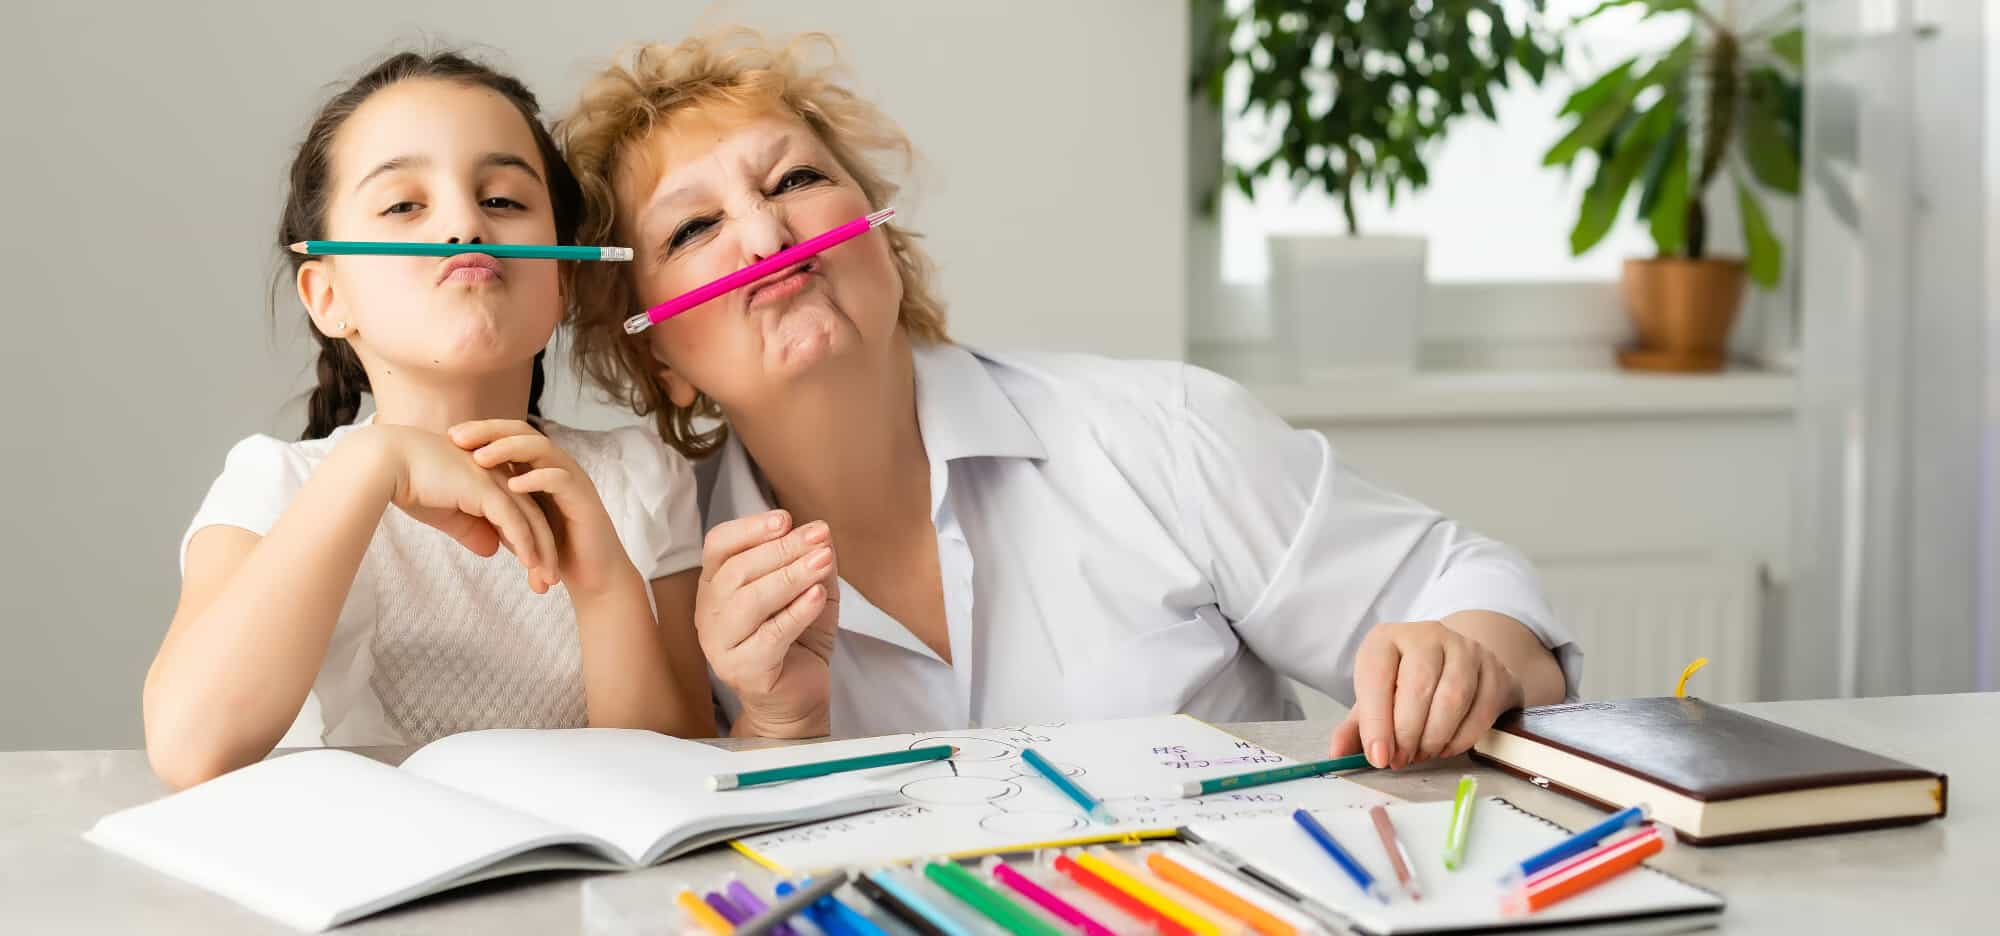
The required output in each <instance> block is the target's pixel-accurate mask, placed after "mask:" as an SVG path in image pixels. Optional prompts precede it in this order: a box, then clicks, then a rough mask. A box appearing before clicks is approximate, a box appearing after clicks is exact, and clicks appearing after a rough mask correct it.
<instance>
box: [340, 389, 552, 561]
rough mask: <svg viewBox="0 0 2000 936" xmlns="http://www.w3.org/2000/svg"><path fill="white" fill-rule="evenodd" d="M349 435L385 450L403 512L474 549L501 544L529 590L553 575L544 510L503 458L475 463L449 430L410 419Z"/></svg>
mask: <svg viewBox="0 0 2000 936" xmlns="http://www.w3.org/2000/svg"><path fill="white" fill-rule="evenodd" d="M355 438H356V439H357V440H366V441H365V442H364V444H368V445H373V446H377V447H378V448H379V450H380V451H381V452H382V454H383V455H384V456H385V457H384V459H383V462H382V464H383V467H384V470H385V472H387V473H388V476H389V477H390V478H391V479H392V480H393V483H394V487H393V490H392V493H391V494H390V495H389V499H390V502H391V503H393V504H395V505H396V506H397V507H398V508H400V509H401V510H402V511H403V512H404V513H406V514H409V515H410V516H411V517H414V518H416V519H417V520H418V521H419V522H421V523H425V524H429V525H430V526H433V527H436V528H438V529H440V530H443V531H444V532H445V534H446V535H448V536H450V537H451V538H452V539H455V540H457V541H458V542H459V543H460V544H461V545H463V546H464V547H465V548H467V549H470V550H472V551H473V552H474V553H477V554H478V555H481V556H491V555H493V554H494V553H495V552H497V551H498V550H499V549H500V547H502V546H505V547H507V551H508V552H511V553H513V554H514V557H515V558H516V559H519V560H520V561H521V565H522V566H523V567H524V568H526V569H527V570H528V585H529V587H531V588H533V589H534V590H535V593H536V594H542V593H545V592H547V591H548V590H549V589H550V588H552V587H554V586H555V584H556V583H557V582H558V581H561V576H560V575H559V574H558V573H557V571H556V568H557V564H556V538H555V534H554V532H553V531H552V530H551V529H550V527H549V521H548V517H547V516H546V515H545V514H544V513H543V512H542V507H541V505H540V504H538V503H536V501H535V499H534V497H532V496H530V495H527V494H518V493H515V492H514V491H513V490H512V489H511V488H509V487H508V484H507V481H508V478H509V473H508V472H507V471H506V470H505V466H502V467H498V468H483V467H481V466H480V465H479V463H478V462H477V461H475V460H473V456H472V453H470V452H467V451H465V450H464V449H462V448H460V447H458V446H457V445H454V444H453V443H452V441H451V440H450V439H449V438H446V437H445V436H443V435H441V434H439V433H435V432H430V431H427V430H424V429H417V428H414V427H410V426H387V425H373V426H368V427H366V428H365V429H363V430H361V431H360V432H357V433H355Z"/></svg>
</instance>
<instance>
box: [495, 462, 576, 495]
mask: <svg viewBox="0 0 2000 936" xmlns="http://www.w3.org/2000/svg"><path fill="white" fill-rule="evenodd" d="M570 477H571V476H570V473H569V469H567V468H536V469H535V470H533V471H529V472H525V473H522V474H517V475H515V476H513V477H511V478H508V479H507V489H508V490H510V491H513V492H514V493H516V494H547V495H549V496H551V497H561V496H563V495H565V494H567V493H569V488H570Z"/></svg>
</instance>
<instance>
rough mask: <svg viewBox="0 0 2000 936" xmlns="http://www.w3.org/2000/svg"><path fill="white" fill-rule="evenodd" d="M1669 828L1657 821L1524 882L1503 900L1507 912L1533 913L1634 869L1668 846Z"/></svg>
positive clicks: (1502, 903)
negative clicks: (1667, 829)
mask: <svg viewBox="0 0 2000 936" xmlns="http://www.w3.org/2000/svg"><path fill="white" fill-rule="evenodd" d="M1670 834H1672V833H1669V832H1667V831H1666V830H1665V829H1664V828H1663V827H1661V826H1659V825H1658V824H1654V825H1649V826H1647V827H1645V828H1644V829H1641V830H1639V831H1637V832H1634V833H1632V834H1631V835H1628V836H1625V837H1624V838H1621V839H1618V840H1617V841H1614V842H1608V843H1606V844H1603V845H1599V846H1597V847H1596V848H1593V849H1591V850H1590V851H1587V852H1585V853H1583V854H1581V855H1578V856H1576V857H1575V858H1572V859H1570V860H1569V861H1566V862H1564V863H1562V864H1560V865H1557V866H1555V867H1553V868H1550V869H1548V870H1547V871H1544V872H1542V873H1541V874H1537V875H1535V876H1534V877H1531V878H1529V879H1527V880H1526V881H1524V882H1522V883H1521V885H1520V887H1519V888H1518V889H1516V890H1515V891H1514V892H1513V893H1510V894H1508V895H1507V896H1506V897H1504V898H1502V900H1501V907H1502V909H1504V910H1506V911H1507V912H1508V913H1513V914H1522V913H1533V912H1535V911H1537V910H1540V909H1543V908H1544V907H1548V906H1550V905H1551V904H1555V903H1558V902H1560V901H1562V900H1565V899H1567V898H1570V897H1574V896H1576V895H1577V894H1581V893H1583V892H1584V891H1587V890H1589V889H1591V888H1593V887H1596V886H1597V885H1599V884H1602V883H1604V882H1605V881H1609V880H1611V879H1612V878H1615V877H1617V876H1618V875H1620V874H1624V873H1625V872H1627V871H1630V870H1632V869H1633V868H1636V867H1638V866H1639V865H1640V863H1642V862H1644V861H1645V860H1646V859H1647V858H1650V857H1652V856H1654V855H1657V854H1659V853H1660V852H1661V851H1664V850H1665V849H1666V847H1667V836H1668V835H1670Z"/></svg>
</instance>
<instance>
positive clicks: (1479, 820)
mask: <svg viewBox="0 0 2000 936" xmlns="http://www.w3.org/2000/svg"><path fill="white" fill-rule="evenodd" d="M1388 809H1389V817H1390V821H1391V822H1392V823H1394V825H1395V826H1396V832H1397V836H1398V838H1400V839H1401V841H1402V843H1403V846H1404V847H1405V848H1407V849H1409V852H1410V861H1411V862H1412V863H1413V864H1414V867H1413V868H1412V869H1411V872H1412V873H1413V874H1414V875H1415V876H1416V878H1417V882H1418V885H1419V886H1418V891H1419V893H1420V895H1421V899H1419V900H1414V901H1413V900H1411V899H1409V897H1408V896H1406V895H1404V894H1403V893H1402V892H1401V891H1400V889H1399V888H1398V887H1397V886H1396V877H1395V872H1394V871H1393V870H1392V867H1391V865H1390V863H1389V857H1388V855H1387V854H1386V853H1385V852H1384V851H1383V849H1382V840H1381V837H1380V836H1379V835H1377V834H1376V831H1375V827H1374V825H1373V823H1372V822H1371V821H1370V820H1369V818H1368V813H1367V812H1366V811H1365V810H1359V809H1342V810H1314V815H1315V816H1316V817H1317V818H1318V819H1319V820H1320V823H1321V824H1322V825H1324V826H1326V828H1327V831H1328V832H1331V833H1332V834H1333V837H1334V839H1335V840H1336V841H1338V842H1340V843H1341V844H1342V845H1343V846H1345V847H1346V848H1347V850H1348V851H1349V852H1350V853H1352V854H1353V855H1354V857H1355V859H1356V860H1357V861H1360V862H1361V864H1362V865H1363V866H1365V867H1366V868H1367V869H1368V872H1369V873H1370V874H1372V875H1374V876H1375V877H1376V878H1377V879H1378V880H1380V881H1382V882H1383V883H1384V884H1385V885H1386V886H1388V887H1389V888H1390V890H1391V891H1392V893H1394V895H1395V899H1394V900H1393V901H1392V902H1391V903H1389V904H1387V905H1384V904H1382V903H1380V902H1378V901H1376V900H1375V899H1374V898H1371V897H1369V896H1367V895H1366V894H1364V893H1362V892H1361V890H1360V889H1359V888H1357V887H1355V886H1354V882H1353V881H1352V880H1350V879H1349V878H1348V877H1347V876H1346V875H1345V874H1343V873H1342V872H1341V870H1340V868H1339V867H1338V866H1336V865H1335V864H1334V863H1333V860H1332V859H1331V858H1329V857H1328V856H1327V854H1326V853H1325V852H1324V851H1321V850H1320V849H1319V847H1318V846H1317V845H1316V844H1314V842H1313V841H1312V839H1311V838H1309V837H1308V836H1307V835H1306V833H1305V831H1304V830H1303V829H1301V828H1300V827H1299V825H1298V824H1297V823H1296V822H1294V821H1292V818H1291V817H1290V816H1268V817H1257V818H1251V819H1238V820H1235V821H1230V822H1217V823H1205V824H1200V825H1194V826H1190V827H1188V831H1189V832H1191V833H1193V835H1192V837H1194V838H1197V839H1199V840H1200V841H1202V842H1204V843H1207V844H1209V845H1212V846H1219V847H1220V848H1221V849H1223V850H1226V851H1228V852H1231V853H1233V856H1234V858H1236V859H1237V860H1239V861H1241V862H1243V863H1245V864H1248V865H1250V866H1251V867H1254V868H1256V869H1257V870H1258V871H1260V872H1262V873H1263V874H1266V875H1268V876H1270V877H1272V878H1274V879H1276V880H1277V881H1278V882H1279V883H1282V884H1284V885H1285V886H1287V887H1289V888H1291V889H1292V890H1294V891H1296V892H1298V893H1300V894H1305V895H1308V896H1309V897H1310V898H1311V899H1312V900H1314V901H1316V902H1318V903H1319V904H1320V905H1321V906H1322V907H1324V908H1325V909H1326V910H1328V911H1331V912H1332V914H1334V915H1336V916H1338V917H1340V918H1342V919H1344V920H1346V921H1347V922H1348V923H1349V924H1350V925H1351V926H1352V927H1353V928H1354V929H1356V930H1358V931H1360V932H1362V933H1368V934H1377V936H1391V934H1405V933H1455V932H1469V931H1476V932H1488V931H1492V930H1497V929H1507V928H1514V927H1519V928H1523V929H1526V928H1536V929H1541V928H1548V927H1555V926H1562V927H1564V928H1563V929H1562V930H1560V931H1561V932H1564V933H1568V932H1570V931H1571V930H1570V928H1571V927H1574V928H1578V929H1586V930H1591V931H1598V930H1604V931H1611V932H1628V931H1641V932H1643V931H1658V932H1684V931H1686V930H1687V929H1688V928H1690V927H1697V926H1700V925H1702V924H1704V923H1707V922H1711V921H1713V919H1714V918H1715V917H1716V915H1717V914H1719V913H1720V912H1721V911H1722V906H1723V901H1722V898H1721V897H1719V896H1717V895H1715V894H1714V893H1711V892H1709V891H1706V890H1702V889H1701V888H1698V887H1695V886H1693V885H1691V884H1687V883H1684V882H1682V881H1680V880H1679V879H1677V878H1674V877H1671V876H1669V875H1667V874H1665V873H1664V872H1661V871H1657V870H1654V869H1653V868H1650V867H1643V866H1642V867H1639V868H1634V869H1632V870H1631V871H1628V872H1626V873H1624V874H1621V875H1619V876H1618V877H1616V878H1614V879H1612V880H1610V881H1607V882H1605V883H1604V884H1601V885H1599V886H1597V887H1595V888H1592V889H1590V890H1588V891H1585V892H1583V893H1581V894H1578V895H1576V896H1574V897H1571V898H1569V899H1568V900H1564V901H1562V902H1560V903H1557V904H1555V905H1553V906H1550V907H1546V908H1544V909H1542V910H1541V911H1540V912H1538V913H1534V914H1532V915H1528V916H1518V917H1510V916H1507V915H1504V914H1503V913H1502V912H1501V910H1500V900H1501V890H1500V886H1499V883H1498V882H1499V879H1500V877H1501V875H1503V874H1505V873H1506V872H1507V870H1508V868H1509V867H1511V866H1513V865H1514V864H1516V863H1518V862H1519V861H1520V860H1521V859H1522V858H1525V857H1527V856H1529V855H1532V854H1534V853H1536V852H1538V851H1541V850H1542V849H1544V848H1547V847H1548V846H1550V845H1553V844H1555V843H1557V842H1559V841H1562V840H1563V839H1564V838H1565V837H1567V836H1568V835H1569V834H1570V833H1569V832H1568V831H1566V830H1564V829H1563V828H1562V827H1560V826H1558V825H1556V824H1554V823H1552V822H1550V821H1548V820H1546V819H1543V818H1541V817H1540V816H1536V815H1534V814H1532V813H1528V812H1524V811H1522V810H1521V809H1519V808H1517V807H1515V806H1514V805H1513V804H1511V803H1509V802H1507V801H1506V800H1503V799H1500V798H1498V797H1491V798H1487V799H1484V800H1482V801H1481V802H1480V803H1479V804H1478V806H1477V807H1476V808H1475V809H1474V810H1473V814H1472V826H1471V828H1470V829H1469V830H1468V832H1467V834H1466V838H1465V843H1466V850H1465V863H1464V864H1463V865H1462V866H1460V867H1459V869H1458V870H1456V871H1448V870H1446V869H1445V866H1444V841H1445V827H1446V825H1447V824H1449V823H1450V821H1451V803H1450V802H1448V801H1447V802H1433V803H1399V804H1397V805H1394V806H1390V807H1388Z"/></svg>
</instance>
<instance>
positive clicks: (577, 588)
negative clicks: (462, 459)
mask: <svg viewBox="0 0 2000 936" xmlns="http://www.w3.org/2000/svg"><path fill="white" fill-rule="evenodd" d="M450 437H451V441H452V442H453V443H454V444H456V445H457V446H458V447H459V448H461V449H464V450H465V451H467V452H470V453H471V454H472V459H473V461H474V462H476V463H478V465H479V466H480V467H481V468H485V469H488V470H491V471H495V472H498V473H500V474H501V476H503V477H504V478H505V479H506V480H505V481H504V483H505V484H506V486H507V490H508V491H510V492H512V493H514V494H516V495H519V496H522V497H532V498H533V502H535V503H538V504H540V505H541V506H542V508H543V510H544V512H545V513H546V515H547V516H548V519H549V521H550V523H551V526H552V528H553V530H554V533H555V547H556V550H557V551H558V552H557V555H558V556H559V557H560V558H559V560H558V561H557V562H556V563H554V566H555V570H556V573H557V575H558V576H560V578H561V581H563V582H564V583H565V584H566V585H568V587H569V592H570V595H571V597H572V598H580V597H584V596H588V595H593V594H597V593H600V592H602V591H604V590H605V589H606V588H609V587H611V586H612V585H613V584H616V583H618V582H619V580H620V578H621V576H623V575H628V574H629V575H632V576H637V574H638V570H637V569H636V568H635V567H633V565H632V560H631V558H630V557H629V556H627V555H626V554H625V547H624V545H623V544H621V543H620V542H619V540H618V531H617V529H616V528H615V527H613V526H612V525H611V515H610V514H609V513H608V512H606V511H605V509H604V501H603V500H602V499H601V498H599V497H598V494H597V486H596V485H595V484H592V483H591V481H590V477H589V476H588V475H586V474H584V473H583V469H582V468H580V467H578V466H577V464H576V459H574V458H571V457H570V455H569V453H568V452H565V451H563V450H562V448H561V447H560V446H557V445H556V444H555V443H554V442H553V441H550V439H549V437H548V436H545V435H543V434H541V432H539V431H537V430H536V429H535V427H533V426H531V425H528V424H527V423H525V422H522V421H521V420H518V419H482V420H475V421H473V422H463V423H459V424H458V425H456V426H453V427H451V431H450ZM554 583H555V580H554V579H550V580H549V584H551V585H553V584H554Z"/></svg>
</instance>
